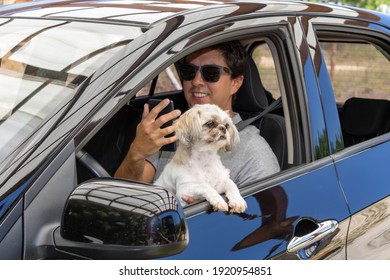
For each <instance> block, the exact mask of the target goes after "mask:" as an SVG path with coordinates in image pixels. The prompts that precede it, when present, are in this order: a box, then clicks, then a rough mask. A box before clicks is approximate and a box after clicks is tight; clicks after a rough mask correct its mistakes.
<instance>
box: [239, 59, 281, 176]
mask: <svg viewBox="0 0 390 280" xmlns="http://www.w3.org/2000/svg"><path fill="white" fill-rule="evenodd" d="M271 100H272V95H271V93H270V92H268V91H267V90H266V89H265V88H264V86H263V83H262V82H261V79H260V75H259V71H258V69H257V67H256V63H255V62H254V61H253V58H252V57H251V56H248V63H247V69H246V72H245V76H244V81H243V84H242V86H241V87H240V89H239V90H238V92H237V93H236V99H235V101H234V104H233V110H234V111H235V112H238V113H240V115H241V117H242V118H244V119H245V118H248V117H252V116H255V115H257V114H259V113H261V112H262V111H263V110H264V109H265V108H267V107H268V106H269V104H270V101H271ZM254 125H256V126H258V128H259V130H260V135H261V136H263V137H264V139H265V140H266V141H267V142H268V144H269V145H270V146H271V148H272V150H273V152H274V153H275V155H276V157H277V158H278V161H279V166H280V169H281V170H283V169H285V168H287V136H286V124H285V120H284V117H283V116H281V115H279V114H275V113H272V112H271V113H267V114H265V115H264V116H263V117H262V118H261V119H260V120H259V121H256V122H255V123H254Z"/></svg>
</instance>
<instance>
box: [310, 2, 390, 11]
mask: <svg viewBox="0 0 390 280" xmlns="http://www.w3.org/2000/svg"><path fill="white" fill-rule="evenodd" d="M310 1H311V2H336V3H339V4H343V5H347V6H353V7H359V8H365V9H369V10H376V11H382V12H383V8H384V7H385V6H386V5H387V6H388V8H387V11H389V9H390V8H389V7H390V0H338V1H322V0H310Z"/></svg>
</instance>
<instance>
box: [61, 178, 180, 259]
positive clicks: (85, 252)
mask: <svg viewBox="0 0 390 280" xmlns="http://www.w3.org/2000/svg"><path fill="white" fill-rule="evenodd" d="M54 242H55V246H56V249H57V250H60V251H62V252H66V253H68V254H71V255H74V256H75V257H80V258H86V259H152V258H162V257H167V256H172V255H175V254H178V253H180V252H182V251H183V250H184V249H185V248H186V246H187V244H188V230H187V223H186V220H185V217H184V213H183V210H182V208H181V205H180V203H179V202H178V201H177V199H176V197H175V196H174V195H173V194H171V193H170V192H168V191H167V190H165V189H163V188H161V187H157V186H151V185H144V184H141V183H136V182H131V181H125V180H119V179H112V178H98V179H93V180H90V181H87V182H85V183H83V184H81V185H80V186H78V187H77V188H76V189H75V190H74V191H73V192H72V193H71V195H70V196H69V198H68V201H67V203H66V205H65V209H64V212H63V217H62V222H61V226H60V228H57V229H56V230H55V232H54Z"/></svg>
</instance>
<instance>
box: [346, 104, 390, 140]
mask: <svg viewBox="0 0 390 280" xmlns="http://www.w3.org/2000/svg"><path fill="white" fill-rule="evenodd" d="M340 118H341V120H340V121H341V128H342V131H343V138H344V145H345V147H349V146H352V145H354V144H357V143H361V142H363V141H365V140H368V139H371V138H373V137H376V136H379V135H382V134H384V133H387V132H389V131H390V101H389V100H382V99H367V98H357V97H352V98H350V99H348V100H347V101H346V102H345V103H344V106H343V109H342V112H341V116H340Z"/></svg>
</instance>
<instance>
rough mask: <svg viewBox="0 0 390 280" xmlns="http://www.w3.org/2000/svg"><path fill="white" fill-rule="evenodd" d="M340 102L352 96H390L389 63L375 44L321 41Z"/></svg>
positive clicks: (389, 98) (378, 97)
mask: <svg viewBox="0 0 390 280" xmlns="http://www.w3.org/2000/svg"><path fill="white" fill-rule="evenodd" d="M320 44H321V48H322V51H323V54H324V58H325V61H326V64H327V67H328V71H329V75H330V78H331V81H332V85H333V90H334V93H335V98H336V102H337V103H344V102H345V101H346V100H347V99H349V98H351V97H362V98H372V99H387V100H390V83H389V77H390V63H389V60H388V59H387V58H386V57H385V56H384V54H383V53H382V52H381V51H380V50H379V49H378V48H377V47H376V46H375V45H373V44H370V43H366V42H364V43H360V42H358V43H354V42H321V43H320Z"/></svg>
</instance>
